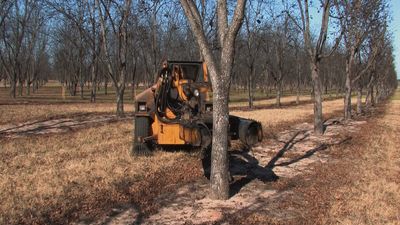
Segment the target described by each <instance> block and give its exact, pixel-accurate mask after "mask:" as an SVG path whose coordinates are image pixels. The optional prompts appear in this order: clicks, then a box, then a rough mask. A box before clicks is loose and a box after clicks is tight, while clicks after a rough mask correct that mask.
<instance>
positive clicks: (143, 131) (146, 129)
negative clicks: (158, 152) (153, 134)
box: [131, 116, 152, 156]
mask: <svg viewBox="0 0 400 225" xmlns="http://www.w3.org/2000/svg"><path fill="white" fill-rule="evenodd" d="M149 135H150V121H149V118H148V117H145V116H138V117H135V131H134V134H133V146H132V150H131V153H132V155H134V156H150V155H151V154H152V150H151V148H150V145H149V144H148V143H145V142H143V141H142V140H141V139H142V138H145V137H148V136H149Z"/></svg>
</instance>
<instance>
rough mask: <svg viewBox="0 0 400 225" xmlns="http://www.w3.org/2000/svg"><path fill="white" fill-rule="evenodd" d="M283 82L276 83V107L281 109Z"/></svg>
mask: <svg viewBox="0 0 400 225" xmlns="http://www.w3.org/2000/svg"><path fill="white" fill-rule="evenodd" d="M281 95H282V81H278V82H277V83H276V102H275V104H276V106H277V107H281Z"/></svg>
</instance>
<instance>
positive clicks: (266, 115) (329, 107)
mask: <svg viewBox="0 0 400 225" xmlns="http://www.w3.org/2000/svg"><path fill="white" fill-rule="evenodd" d="M354 100H355V99H354ZM342 108H343V99H337V100H332V101H325V102H324V103H323V113H324V114H325V115H327V114H331V113H333V112H335V111H337V110H341V109H342ZM231 114H232V115H236V116H241V117H245V118H252V119H256V120H258V121H260V122H261V123H262V124H263V126H265V127H275V126H277V125H279V124H282V123H292V122H295V121H299V119H300V120H301V119H304V118H308V117H310V116H312V115H313V105H312V104H305V105H300V106H293V107H290V108H273V109H262V110H254V111H232V112H231Z"/></svg>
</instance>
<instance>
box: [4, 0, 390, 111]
mask: <svg viewBox="0 0 400 225" xmlns="http://www.w3.org/2000/svg"><path fill="white" fill-rule="evenodd" d="M295 3H296V4H293V1H268V0H255V1H247V2H246V11H245V14H244V20H243V25H242V26H241V28H240V30H239V32H238V35H237V38H236V40H235V45H234V47H235V51H234V52H235V53H234V54H235V55H234V63H233V68H232V71H231V78H232V79H231V85H230V86H231V89H238V90H243V91H246V92H247V93H248V94H247V95H248V103H249V107H250V108H251V107H253V102H254V100H255V91H256V90H258V91H262V92H263V93H265V95H266V96H267V95H270V94H271V92H275V93H274V96H276V105H277V106H280V105H281V100H280V98H281V97H282V95H283V93H284V91H290V92H291V93H293V94H296V95H297V96H298V98H297V102H299V99H300V95H301V94H303V93H304V92H309V93H310V94H312V95H313V96H322V95H323V94H324V93H325V94H327V93H330V94H332V92H335V93H336V95H339V94H342V93H343V94H344V96H345V97H344V100H345V103H346V104H345V107H346V109H345V110H344V112H345V117H346V118H350V117H351V107H350V106H351V96H352V93H353V94H354V93H357V95H358V96H359V99H360V101H358V102H357V103H358V106H357V112H359V113H360V112H361V111H362V110H363V107H369V106H371V105H373V104H375V103H376V102H377V101H379V100H381V99H384V98H385V97H387V96H388V95H389V94H390V93H391V92H392V90H393V89H394V88H395V86H396V85H397V82H394V80H395V79H396V74H395V69H394V63H393V46H392V40H391V33H390V31H388V30H387V27H388V25H387V23H388V21H389V11H388V3H387V2H386V1H385V0H377V1H375V0H374V1H372V0H352V1H343V0H329V1H321V2H320V1H316V2H315V5H314V6H313V5H311V3H310V2H308V1H297V2H295ZM0 4H1V5H0V26H1V28H0V55H1V63H0V81H2V82H3V84H4V86H8V87H9V88H10V96H11V97H13V98H16V97H17V96H18V95H23V94H24V92H25V94H26V95H29V94H30V92H31V91H32V92H35V91H36V90H37V89H38V88H39V86H40V85H41V84H43V83H45V82H46V81H47V80H48V79H57V80H59V81H60V82H61V83H63V85H64V86H65V88H66V90H68V93H69V94H70V95H73V96H75V95H80V96H81V98H84V93H83V90H84V87H85V86H87V87H88V88H90V90H91V96H90V101H91V102H95V101H96V94H97V92H98V91H99V90H100V88H102V90H103V91H104V92H105V93H107V88H108V87H109V86H110V85H112V86H113V87H114V90H115V91H116V102H117V113H118V114H120V115H123V113H124V109H123V105H124V97H125V96H126V86H127V85H129V86H130V87H131V90H132V95H133V93H135V88H137V86H138V85H144V86H149V85H150V84H152V83H153V81H154V77H155V76H156V74H157V71H158V69H159V65H160V63H161V61H162V60H164V59H173V60H203V59H204V58H203V55H202V53H201V51H199V47H198V45H197V43H196V41H195V38H194V36H193V33H192V31H191V29H190V26H189V23H188V22H187V19H186V16H185V14H184V11H183V10H182V7H181V4H180V2H178V1H165V0H118V1H115V0H69V1H64V0H9V1H2V2H1V3H0ZM195 4H196V6H198V9H199V14H200V17H199V18H198V19H199V20H201V21H200V22H201V24H202V26H203V28H204V31H205V37H206V39H207V41H208V42H209V43H210V46H211V51H212V53H213V54H215V55H218V52H219V51H220V49H221V44H220V42H219V40H218V35H217V29H218V23H217V13H216V7H217V3H216V2H215V1H206V0H198V1H195ZM311 7H314V8H319V14H318V15H319V16H320V17H322V18H321V19H320V20H319V17H318V16H317V15H310V10H311ZM306 8H307V9H306ZM227 9H228V10H227V11H228V14H230V15H231V14H233V10H234V2H230V1H228V4H227ZM314 14H315V13H314ZM312 16H314V17H316V18H314V19H311V17H312ZM312 24H321V25H320V26H321V27H315V26H313V25H312ZM310 65H313V66H311V67H310ZM312 68H314V69H312ZM313 71H314V72H315V71H316V72H318V75H316V74H317V73H313ZM316 78H317V79H316ZM24 90H25V91H24ZM363 94H364V95H367V101H366V103H365V106H363V105H362V103H361V96H362V95H363ZM88 101H89V99H88ZM319 101H321V102H322V97H321V98H320V100H319ZM321 107H322V106H321Z"/></svg>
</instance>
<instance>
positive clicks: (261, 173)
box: [230, 131, 308, 197]
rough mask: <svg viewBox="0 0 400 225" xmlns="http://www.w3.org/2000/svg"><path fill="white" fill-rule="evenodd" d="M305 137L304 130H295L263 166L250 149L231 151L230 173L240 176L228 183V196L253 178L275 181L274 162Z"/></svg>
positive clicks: (238, 190)
mask: <svg viewBox="0 0 400 225" xmlns="http://www.w3.org/2000/svg"><path fill="white" fill-rule="evenodd" d="M300 134H303V136H302V137H300V138H298V136H299V135H300ZM307 137H308V134H305V131H298V132H296V133H295V134H294V135H293V136H292V137H291V138H290V139H289V140H288V141H286V142H285V145H284V146H283V147H282V148H281V149H280V150H279V151H278V153H277V154H276V155H275V156H274V157H272V159H271V160H270V161H269V162H268V163H267V165H265V166H262V165H260V163H259V161H258V160H257V159H256V158H255V157H254V156H253V155H251V154H249V153H250V151H249V150H248V149H243V150H236V151H232V152H231V154H230V171H231V175H232V176H240V177H241V178H240V179H237V180H235V181H234V182H232V183H231V184H230V196H231V197H232V196H234V195H236V194H237V193H239V192H240V190H241V189H242V188H243V187H244V186H246V185H247V184H249V183H250V182H251V181H253V180H255V179H257V180H260V181H262V182H264V183H266V182H273V181H277V180H278V179H279V177H278V176H277V175H276V174H275V173H274V171H273V168H274V167H275V166H276V162H277V161H278V160H279V159H280V158H282V156H283V155H284V154H285V153H286V152H287V151H289V150H291V149H292V148H293V146H294V145H295V144H296V143H299V142H301V141H303V140H304V139H305V138H307Z"/></svg>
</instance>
